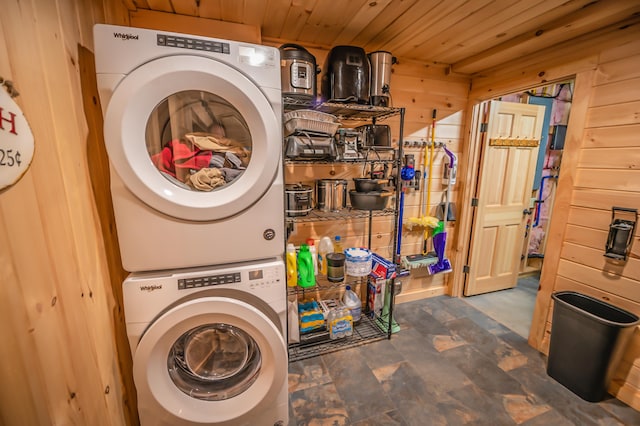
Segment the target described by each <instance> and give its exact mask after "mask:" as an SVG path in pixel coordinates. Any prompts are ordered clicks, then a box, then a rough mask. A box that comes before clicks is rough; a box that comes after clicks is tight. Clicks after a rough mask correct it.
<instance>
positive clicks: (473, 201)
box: [471, 198, 479, 207]
mask: <svg viewBox="0 0 640 426" xmlns="http://www.w3.org/2000/svg"><path fill="white" fill-rule="evenodd" d="M478 201H479V200H478V199H477V198H472V199H471V207H478Z"/></svg>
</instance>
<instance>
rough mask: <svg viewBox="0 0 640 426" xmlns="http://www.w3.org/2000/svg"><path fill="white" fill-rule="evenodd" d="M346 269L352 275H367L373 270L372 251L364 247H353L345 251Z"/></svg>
mask: <svg viewBox="0 0 640 426" xmlns="http://www.w3.org/2000/svg"><path fill="white" fill-rule="evenodd" d="M344 254H345V256H346V260H345V269H346V272H347V275H350V276H352V277H366V276H367V275H369V273H370V272H371V262H372V258H371V252H370V251H369V250H367V249H364V248H358V247H351V248H348V249H346V250H345V251H344Z"/></svg>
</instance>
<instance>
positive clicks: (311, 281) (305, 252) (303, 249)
mask: <svg viewBox="0 0 640 426" xmlns="http://www.w3.org/2000/svg"><path fill="white" fill-rule="evenodd" d="M298 285H299V286H300V287H302V288H308V287H313V286H314V285H316V276H315V274H314V273H313V259H311V252H310V251H309V246H308V245H307V244H302V245H301V246H300V252H299V253H298Z"/></svg>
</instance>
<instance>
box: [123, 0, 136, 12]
mask: <svg viewBox="0 0 640 426" xmlns="http://www.w3.org/2000/svg"><path fill="white" fill-rule="evenodd" d="M122 4H124V7H126V8H127V10H136V9H137V6H136V3H135V1H134V0H122Z"/></svg>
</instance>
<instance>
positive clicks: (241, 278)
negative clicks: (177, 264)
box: [178, 267, 284, 290]
mask: <svg viewBox="0 0 640 426" xmlns="http://www.w3.org/2000/svg"><path fill="white" fill-rule="evenodd" d="M221 272H222V271H221ZM282 275H284V273H283V268H282V267H266V268H255V267H254V268H251V267H249V268H245V269H243V270H240V271H237V270H236V271H233V270H231V271H224V272H222V273H219V274H210V275H203V276H193V275H189V276H186V277H185V276H183V277H182V278H178V290H190V289H194V288H203V287H213V286H217V285H223V284H227V285H228V284H241V285H243V286H244V287H247V286H248V287H249V288H252V289H257V288H268V287H271V286H273V285H281V284H282V283H283V282H284V280H283V278H282Z"/></svg>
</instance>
